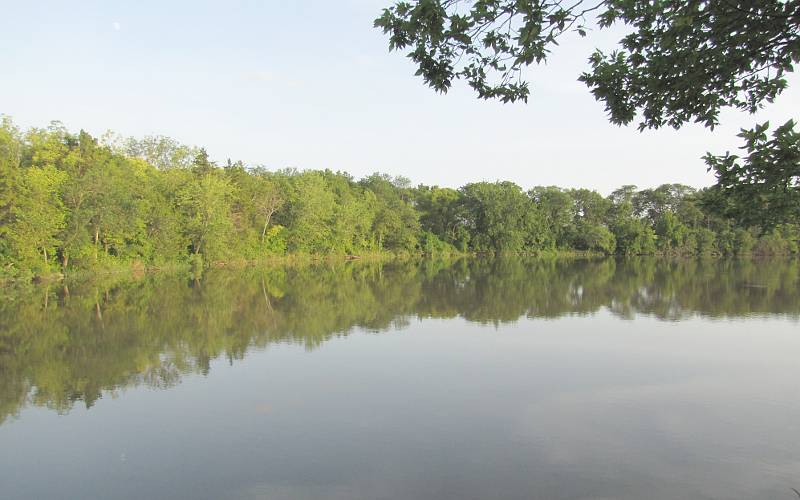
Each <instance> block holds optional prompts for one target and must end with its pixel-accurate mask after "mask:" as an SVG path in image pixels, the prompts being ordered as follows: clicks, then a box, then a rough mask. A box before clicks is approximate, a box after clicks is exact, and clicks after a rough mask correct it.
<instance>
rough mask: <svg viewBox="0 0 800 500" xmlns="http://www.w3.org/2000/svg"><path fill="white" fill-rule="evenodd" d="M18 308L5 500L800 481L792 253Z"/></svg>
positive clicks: (213, 280)
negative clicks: (783, 256) (778, 256)
mask: <svg viewBox="0 0 800 500" xmlns="http://www.w3.org/2000/svg"><path fill="white" fill-rule="evenodd" d="M3 294H4V295H3V296H2V302H0V488H1V489H2V495H0V496H2V498H4V499H18V498H19V499H21V498H60V499H62V498H63V499H94V498H97V499H106V498H123V499H126V498H130V499H141V498H186V499H190V498H192V499H194V498H208V499H218V498H221V499H225V498H230V499H251V498H266V499H316V498H334V499H398V500H399V499H409V498H424V499H459V500H460V499H486V498H500V499H538V498H541V499H601V498H621V499H641V498H648V499H675V498H692V499H704V498H709V499H710V498H714V499H754V498H776V499H782V498H785V499H792V498H795V499H796V498H797V495H795V494H794V493H793V492H792V490H791V488H798V489H800V328H799V327H800V322H798V319H800V266H798V262H797V261H796V260H659V259H633V260H613V259H609V260H575V261H567V260H536V259H512V258H506V259H464V260H459V261H455V262H447V261H435V260H426V261H421V262H406V263H390V264H380V265H379V264H369V263H336V264H324V265H317V266H309V267H302V268H274V269H269V270H253V269H250V270H246V271H215V272H210V273H207V274H206V275H204V276H202V277H198V278H192V277H186V276H184V277H181V276H163V275H154V276H145V277H141V278H140V279H137V280H128V281H124V280H118V281H114V280H105V281H101V282H97V283H82V284H74V283H67V284H66V286H64V285H62V284H58V285H51V286H49V287H44V286H43V287H37V288H34V289H31V290H27V291H10V290H6V291H4V292H3Z"/></svg>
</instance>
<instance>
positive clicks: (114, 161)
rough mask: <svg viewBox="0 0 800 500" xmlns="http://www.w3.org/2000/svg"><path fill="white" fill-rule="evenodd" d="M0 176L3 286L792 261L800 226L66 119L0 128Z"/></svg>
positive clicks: (680, 201) (623, 196)
mask: <svg viewBox="0 0 800 500" xmlns="http://www.w3.org/2000/svg"><path fill="white" fill-rule="evenodd" d="M154 145H155V146H154ZM189 158H191V160H189ZM755 161H756V160H751V163H753V162H755ZM787 161H789V162H790V163H791V162H792V161H794V162H795V163H796V159H789V160H787ZM726 165H727V163H726ZM0 169H2V177H0V180H1V181H0V220H2V225H1V226H0V266H2V272H3V274H4V275H5V276H31V275H44V274H48V273H52V272H55V271H61V272H64V271H69V270H76V269H92V270H98V269H103V268H107V267H113V266H116V265H119V264H124V265H134V266H138V267H146V266H163V265H166V264H170V263H175V262H184V263H190V264H192V265H194V266H196V267H198V268H200V267H203V266H207V265H210V264H213V263H215V262H229V261H232V260H239V261H254V260H259V259H264V258H270V257H279V256H286V255H296V254H300V255H362V254H369V253H392V254H423V253H427V254H437V253H457V252H487V253H504V252H506V253H508V252H510V253H543V252H545V253H546V252H557V251H575V250H577V251H589V252H597V253H604V254H613V253H619V254H625V255H634V254H637V255H638V254H652V253H657V252H659V253H671V254H687V255H688V254H733V253H751V252H756V253H769V254H786V253H794V252H797V250H798V240H799V239H800V229H798V225H796V224H795V225H792V224H777V223H769V224H760V223H759V221H753V220H748V219H745V218H742V217H739V216H738V212H736V211H735V210H734V208H735V207H736V203H737V201H736V199H734V197H728V198H726V200H728V204H727V205H726V206H725V207H722V208H720V206H719V203H717V200H718V198H719V191H718V190H713V189H712V190H706V191H696V190H694V189H692V188H689V187H687V186H682V185H664V186H661V187H658V188H656V189H645V190H637V189H636V188H635V187H633V186H624V187H622V188H620V189H619V190H617V191H615V192H614V193H612V194H611V196H609V197H604V196H602V195H600V194H599V193H597V192H595V191H589V190H586V189H560V188H556V187H535V188H533V189H531V190H530V191H527V192H526V191H524V190H523V189H522V188H521V187H520V186H517V185H516V184H514V183H511V182H477V183H471V184H467V185H466V186H463V187H461V188H460V189H450V188H441V187H436V186H432V187H431V186H417V187H412V186H411V184H410V182H409V181H408V180H406V179H403V178H390V177H388V176H385V175H379V174H374V175H371V176H369V177H367V178H365V179H362V180H359V181H356V180H354V179H353V178H352V177H350V176H349V175H347V174H345V173H339V172H336V173H334V172H331V171H327V170H326V171H305V172H298V171H294V170H281V171H268V170H265V169H263V168H247V167H245V166H244V165H242V164H241V163H238V162H237V163H231V162H230V161H229V162H228V163H227V165H225V166H224V167H218V166H217V165H215V164H214V163H213V162H211V161H209V158H208V155H207V154H206V153H205V151H204V150H202V149H196V148H187V147H185V146H181V145H178V144H176V143H174V141H170V140H167V139H163V138H156V139H154V138H149V139H146V140H144V141H133V140H128V141H112V142H108V143H105V144H104V143H101V142H100V141H98V140H96V139H94V138H92V137H91V136H89V134H87V133H85V132H80V133H79V134H77V135H74V134H70V133H69V132H67V131H66V130H65V129H64V128H63V127H62V126H60V125H59V124H53V125H52V126H50V127H49V128H47V129H31V130H29V131H27V132H24V133H23V132H21V131H19V130H18V129H16V128H15V127H14V126H13V124H12V123H11V122H10V120H8V119H6V120H4V121H3V124H2V127H0ZM730 169H731V170H732V167H731V168H730ZM741 203H743V205H742V207H741V210H743V211H744V212H746V207H747V205H746V204H747V203H748V200H747V198H746V197H745V198H743V201H742V202H741ZM723 208H724V209H723ZM787 210H796V207H794V208H792V207H787ZM717 214H722V215H717ZM737 222H738V223H740V224H737ZM768 222H769V221H768Z"/></svg>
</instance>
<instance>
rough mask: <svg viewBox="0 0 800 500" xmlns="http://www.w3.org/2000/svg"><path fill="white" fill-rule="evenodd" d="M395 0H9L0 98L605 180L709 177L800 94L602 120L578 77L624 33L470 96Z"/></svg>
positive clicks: (580, 44) (48, 109)
mask: <svg viewBox="0 0 800 500" xmlns="http://www.w3.org/2000/svg"><path fill="white" fill-rule="evenodd" d="M389 3H390V0H295V1H289V0H283V1H226V2H222V1H217V2H210V1H202V0H193V1H164V0H162V1H149V0H147V1H137V2H130V1H126V2H121V1H81V2H65V1H62V2H48V1H37V2H20V1H9V0H2V1H0V7H2V8H1V9H0V12H2V13H3V14H2V17H0V68H2V70H0V74H1V75H2V77H0V113H4V114H7V115H10V116H11V117H12V118H13V119H14V120H15V122H16V123H17V124H18V125H20V126H22V127H30V126H45V125H47V124H48V123H49V122H50V121H51V120H60V121H62V122H64V124H65V125H66V126H67V127H68V128H69V129H70V130H73V131H77V130H79V129H81V128H83V129H85V130H87V131H88V132H90V133H92V134H95V135H97V136H99V135H101V134H102V133H103V132H105V131H106V130H108V129H111V130H114V131H115V132H117V133H119V134H122V135H125V136H130V135H133V136H138V137H140V136H144V135H150V134H159V135H167V136H170V137H173V138H175V139H177V140H179V141H181V142H184V143H187V144H192V145H198V146H204V147H206V149H207V150H208V151H209V153H210V155H211V157H212V158H213V159H215V160H217V161H219V162H224V161H225V160H226V159H227V158H231V159H233V160H242V161H244V162H245V163H247V164H263V165H265V166H267V167H269V168H283V167H297V168H301V169H306V168H315V169H317V168H319V169H322V168H330V169H332V170H346V171H348V172H350V173H351V174H353V175H354V176H355V177H361V176H364V175H367V174H369V173H372V172H374V171H381V172H386V173H389V174H392V175H403V176H406V177H409V178H410V179H411V180H412V182H413V183H415V184H416V183H425V184H438V185H441V186H451V187H457V186H460V185H463V184H465V183H467V182H474V181H481V180H489V181H494V180H498V179H500V180H512V181H514V182H516V183H518V184H520V185H521V186H523V187H524V188H530V187H532V186H535V185H560V186H563V187H589V188H593V189H597V190H599V191H601V192H603V193H608V192H610V191H611V190H613V189H614V188H616V187H618V186H620V185H622V184H636V185H638V186H640V187H651V186H656V185H658V184H662V183H665V182H681V183H685V184H690V185H694V186H698V187H699V186H706V185H710V184H711V183H713V180H714V179H713V176H712V175H711V174H709V173H707V172H706V168H705V165H704V164H703V162H702V160H701V159H700V157H701V156H702V155H703V154H704V153H705V152H706V151H712V152H714V153H723V152H724V151H726V150H735V149H736V148H737V147H738V146H739V142H740V141H739V139H738V138H736V137H735V134H736V133H737V132H738V129H739V128H741V127H750V126H752V125H753V124H754V123H756V121H765V120H767V119H769V120H771V121H772V123H775V124H777V123H783V122H784V121H786V120H788V119H789V118H794V117H796V113H797V110H798V109H800V107H799V106H798V105H799V104H800V91H798V90H797V88H796V87H798V84H800V79H798V78H795V77H792V78H791V80H790V90H789V91H787V92H786V93H785V94H784V95H783V96H781V97H780V98H779V99H778V100H777V101H776V103H774V104H773V105H770V106H769V107H768V108H767V109H765V110H764V111H762V112H761V113H759V114H758V115H756V116H755V117H754V116H751V115H748V114H743V113H739V112H736V111H730V112H726V113H725V114H724V115H723V126H721V127H719V128H717V129H715V130H714V131H713V132H711V131H709V130H707V129H704V128H702V127H700V126H687V127H685V128H683V129H681V130H680V131H677V132H676V131H674V130H671V129H667V130H659V131H647V132H644V133H639V132H637V130H636V128H635V127H634V126H631V127H627V128H619V127H616V126H614V125H611V124H609V123H608V122H607V121H606V116H605V113H604V110H603V106H602V104H601V103H598V102H596V101H595V100H594V98H593V97H592V96H591V95H590V93H589V91H588V89H586V88H585V87H584V86H583V84H581V83H579V82H577V77H578V75H579V74H580V72H581V71H582V70H583V69H585V68H586V67H587V63H586V59H587V57H588V56H589V54H590V53H591V51H592V49H593V48H594V47H595V46H601V47H610V46H611V43H612V42H613V41H614V40H615V39H616V38H618V35H619V32H617V33H614V32H601V33H599V34H590V36H589V37H588V38H587V39H580V38H578V37H577V36H576V37H573V38H570V39H567V40H564V41H563V42H562V45H561V47H559V48H558V49H557V50H556V51H555V52H554V54H553V56H552V58H551V61H550V62H549V63H548V65H547V66H543V67H537V68H534V69H532V70H531V71H529V72H528V73H529V76H530V78H531V79H532V83H531V87H532V95H531V99H530V100H529V103H528V104H500V103H496V102H487V101H479V100H477V99H476V98H475V96H474V94H473V93H472V92H471V91H470V90H469V89H467V88H466V87H465V85H464V84H463V83H456V85H455V86H454V89H453V90H452V91H451V92H450V93H448V94H447V95H440V94H436V93H435V92H433V91H432V90H430V89H428V88H427V87H425V86H424V84H423V83H422V81H421V80H420V79H419V78H418V77H415V76H413V74H414V71H415V68H414V66H413V65H412V64H411V63H410V61H408V60H407V59H406V58H405V57H404V55H403V54H401V53H398V52H395V53H389V52H388V49H387V39H386V37H385V36H384V35H383V34H382V33H381V32H380V31H378V30H376V29H374V28H373V27H372V21H373V19H374V18H375V17H376V16H377V15H379V14H380V11H381V9H382V8H383V7H385V6H388V5H389ZM595 35H597V36H595ZM792 85H793V86H792Z"/></svg>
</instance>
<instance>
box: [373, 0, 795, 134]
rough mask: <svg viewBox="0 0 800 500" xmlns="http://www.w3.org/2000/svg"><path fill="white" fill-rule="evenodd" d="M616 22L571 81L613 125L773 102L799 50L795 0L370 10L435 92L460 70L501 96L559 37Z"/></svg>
mask: <svg viewBox="0 0 800 500" xmlns="http://www.w3.org/2000/svg"><path fill="white" fill-rule="evenodd" d="M614 25H617V26H624V27H626V33H628V34H627V35H625V36H624V37H623V38H622V39H621V40H619V42H618V46H617V47H616V48H615V50H613V51H610V52H604V51H601V50H597V51H595V52H594V53H593V54H591V56H590V57H589V66H590V67H589V69H588V70H587V71H586V72H584V73H583V74H581V75H580V77H579V80H580V81H582V82H584V83H585V84H586V85H587V86H588V87H589V89H590V90H591V92H592V94H593V95H594V96H595V98H597V99H598V100H599V101H602V102H603V103H604V104H605V108H606V111H607V112H608V116H609V120H610V121H611V122H612V123H615V124H618V125H622V124H629V123H631V122H633V121H638V125H639V128H640V129H646V128H659V127H662V126H665V125H668V126H671V127H674V128H678V127H680V126H682V125H684V124H685V123H689V122H698V123H702V124H703V125H704V126H706V127H711V128H713V127H714V126H715V125H717V123H718V117H719V113H720V110H721V109H723V108H726V107H733V108H737V109H740V110H744V111H747V112H750V113H753V112H755V111H757V110H758V109H759V108H760V107H761V106H762V105H763V103H765V102H771V101H772V100H773V99H774V98H775V97H776V96H777V95H778V94H780V93H781V92H782V91H783V90H784V89H785V88H786V78H785V77H786V74H787V73H789V72H792V71H793V69H794V68H793V65H794V64H796V63H797V62H798V60H799V59H800V0H650V1H642V0H605V1H597V0H595V1H585V0H572V1H570V2H565V1H560V0H413V1H400V2H396V3H395V4H394V5H393V6H391V7H389V8H387V9H384V11H383V14H382V15H381V16H380V17H379V18H378V19H376V20H375V26H376V27H378V28H380V29H382V30H383V32H384V33H386V34H387V35H389V47H390V49H391V50H407V51H408V56H409V57H410V58H411V60H413V61H414V63H415V64H416V65H417V67H418V69H417V75H419V76H422V78H423V80H424V81H425V83H427V84H428V85H429V86H431V87H432V88H434V89H435V90H436V91H438V92H447V91H448V90H449V89H450V87H451V86H452V84H453V81H454V80H458V79H461V80H465V81H466V82H467V83H468V84H469V86H470V87H472V88H473V89H474V90H475V91H476V92H477V94H478V96H479V97H480V98H483V99H499V100H500V101H502V102H516V101H524V102H526V101H527V100H528V97H529V95H530V87H529V85H528V82H527V81H526V80H525V79H524V76H523V74H522V70H523V69H524V68H525V67H526V66H529V65H531V64H541V63H543V62H545V61H547V58H548V57H549V55H550V52H551V50H552V49H553V47H554V46H556V45H558V41H559V39H560V38H561V37H563V36H564V35H566V34H568V33H577V34H578V35H580V36H588V35H590V34H591V33H593V32H596V30H598V29H605V28H609V27H611V26H614Z"/></svg>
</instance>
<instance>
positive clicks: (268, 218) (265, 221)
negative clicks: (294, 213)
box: [261, 212, 272, 241]
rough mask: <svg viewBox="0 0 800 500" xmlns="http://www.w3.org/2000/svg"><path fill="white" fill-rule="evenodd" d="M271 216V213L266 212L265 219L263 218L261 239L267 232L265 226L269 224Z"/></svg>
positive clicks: (262, 239)
mask: <svg viewBox="0 0 800 500" xmlns="http://www.w3.org/2000/svg"><path fill="white" fill-rule="evenodd" d="M271 218H272V213H271V212H270V213H268V214H267V218H266V220H264V229H263V230H261V241H264V236H265V235H266V234H267V226H269V220H270V219H271Z"/></svg>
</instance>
